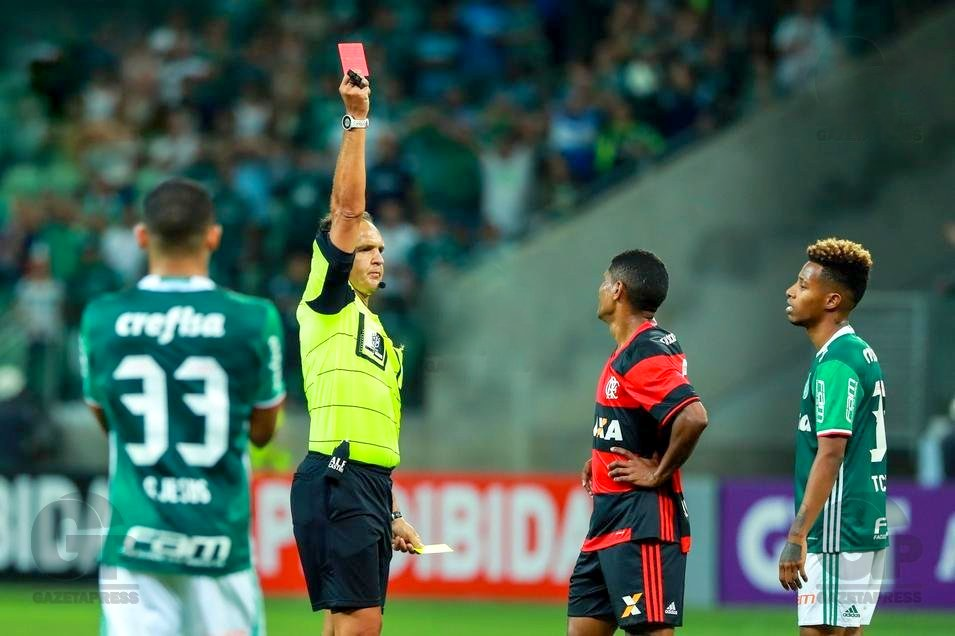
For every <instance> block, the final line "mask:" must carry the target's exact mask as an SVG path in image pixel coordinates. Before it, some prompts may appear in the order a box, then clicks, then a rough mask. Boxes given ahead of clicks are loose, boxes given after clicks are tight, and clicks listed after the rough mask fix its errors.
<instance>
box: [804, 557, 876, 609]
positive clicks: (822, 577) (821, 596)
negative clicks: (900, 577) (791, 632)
mask: <svg viewBox="0 0 955 636" xmlns="http://www.w3.org/2000/svg"><path fill="white" fill-rule="evenodd" d="M884 572H885V550H879V551H877V552H835V553H822V554H807V555H806V576H808V577H809V581H808V582H803V584H802V589H801V590H799V594H798V595H797V597H796V603H797V608H798V612H797V613H798V614H799V624H800V625H828V626H830V627H860V626H862V625H868V624H869V623H870V622H872V614H874V613H875V606H876V604H877V603H878V601H879V591H880V590H881V589H882V576H883V573H884Z"/></svg>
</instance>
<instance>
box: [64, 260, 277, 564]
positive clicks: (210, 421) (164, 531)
mask: <svg viewBox="0 0 955 636" xmlns="http://www.w3.org/2000/svg"><path fill="white" fill-rule="evenodd" d="M80 349H81V356H80V357H81V363H82V370H83V392H84V396H85V399H86V400H87V402H88V403H90V404H91V405H92V406H95V407H98V408H100V409H102V410H103V412H104V414H105V416H106V422H107V427H108V436H109V449H110V454H109V458H110V460H109V477H110V480H109V498H110V504H111V509H112V513H111V517H110V529H109V534H108V535H107V536H106V540H105V541H104V543H103V554H102V562H103V563H104V564H106V565H115V566H122V567H125V568H128V569H131V570H143V571H153V572H162V573H177V574H200V575H202V574H206V575H221V574H227V573H230V572H235V571H238V570H243V569H248V568H249V567H251V554H250V552H251V550H250V541H249V515H250V510H249V463H248V445H249V443H248V436H249V415H250V414H251V412H252V410H253V409H254V408H269V407H272V406H275V405H277V404H279V403H280V402H281V401H282V399H283V398H284V396H285V385H284V381H283V379H282V331H281V326H280V321H279V314H278V311H277V310H276V309H275V306H274V305H273V304H272V303H271V302H269V301H267V300H263V299H259V298H253V297H251V296H245V295H242V294H237V293H234V292H231V291H227V290H224V289H219V288H217V287H216V286H215V284H214V283H213V282H212V281H211V280H209V279H208V278H203V277H192V278H160V277H158V276H147V277H145V278H143V279H142V280H141V281H140V282H139V284H138V285H137V287H135V288H133V289H129V290H126V291H122V292H118V293H115V294H109V295H106V296H102V297H100V298H98V299H97V300H95V301H93V302H91V303H90V304H89V305H88V306H87V307H86V310H85V311H84V313H83V320H82V325H81V328H80Z"/></svg>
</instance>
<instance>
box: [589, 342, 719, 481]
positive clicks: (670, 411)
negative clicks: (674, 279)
mask: <svg viewBox="0 0 955 636" xmlns="http://www.w3.org/2000/svg"><path fill="white" fill-rule="evenodd" d="M684 360H685V358H684V357H683V356H682V354H681V355H674V354H672V353H671V352H670V350H668V349H661V351H660V355H652V356H648V357H646V358H644V359H643V360H642V361H640V362H639V363H637V364H636V365H635V366H634V367H632V368H631V369H628V370H627V372H626V374H625V375H624V381H623V382H622V386H623V388H624V390H625V391H627V393H629V394H630V395H631V396H632V397H633V398H634V399H635V400H636V401H637V403H639V404H640V405H641V406H642V407H643V408H644V409H645V410H646V411H647V412H648V413H649V414H650V416H651V417H652V418H653V419H655V420H656V421H657V424H658V426H659V427H660V428H661V429H662V428H664V427H666V426H669V425H671V424H672V427H671V429H670V441H669V443H668V444H667V449H666V451H665V452H664V454H663V457H662V458H657V457H653V458H646V457H639V456H637V455H636V454H634V453H632V452H631V451H629V450H627V449H625V448H620V447H616V446H615V447H613V448H611V449H610V450H611V451H612V452H614V453H617V454H618V455H621V456H622V459H619V460H616V461H613V462H610V464H609V465H608V466H607V467H608V468H609V469H610V472H609V474H610V476H611V477H612V478H613V479H614V481H621V482H628V483H630V484H631V485H633V486H637V487H638V488H658V487H660V486H661V485H663V484H665V483H667V481H668V480H669V479H670V477H672V476H673V473H675V472H676V471H677V469H678V468H680V466H682V465H683V464H684V463H686V461H687V460H688V459H689V458H690V455H692V454H693V449H694V448H695V447H696V443H697V441H699V439H700V435H702V434H703V431H704V430H705V429H706V426H707V424H708V423H709V418H708V417H707V415H706V409H705V408H703V404H702V403H700V396H699V395H697V393H696V390H694V388H693V385H691V384H690V382H689V380H688V379H687V377H686V375H684V369H685V365H684Z"/></svg>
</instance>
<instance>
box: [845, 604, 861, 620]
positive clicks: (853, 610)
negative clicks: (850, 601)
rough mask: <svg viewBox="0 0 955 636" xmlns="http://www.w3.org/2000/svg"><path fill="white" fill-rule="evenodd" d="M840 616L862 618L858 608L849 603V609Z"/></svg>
mask: <svg viewBox="0 0 955 636" xmlns="http://www.w3.org/2000/svg"><path fill="white" fill-rule="evenodd" d="M842 618H862V615H861V614H859V610H858V609H856V606H855V605H850V606H849V609H847V610H846V611H845V612H843V613H842Z"/></svg>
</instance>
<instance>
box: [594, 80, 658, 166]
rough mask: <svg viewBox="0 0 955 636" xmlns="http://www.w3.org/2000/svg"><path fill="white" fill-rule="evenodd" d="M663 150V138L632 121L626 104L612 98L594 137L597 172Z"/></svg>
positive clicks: (628, 106) (640, 123) (644, 160)
mask: <svg viewBox="0 0 955 636" xmlns="http://www.w3.org/2000/svg"><path fill="white" fill-rule="evenodd" d="M665 150H666V140H664V138H663V136H662V135H660V133H659V132H657V131H656V129H654V128H653V127H652V126H650V125H648V124H645V123H643V122H639V121H636V120H635V119H634V117H633V110H632V109H631V108H630V105H629V104H627V102H625V101H624V100H622V99H615V100H613V101H612V102H611V105H610V121H609V122H607V123H606V124H605V126H604V128H603V130H602V131H601V132H600V135H599V136H598V137H597V147H596V154H595V162H596V169H597V172H598V173H599V174H606V173H608V172H611V171H612V170H613V169H614V168H617V167H619V166H623V165H633V164H640V163H643V162H646V161H648V160H650V159H652V158H654V157H658V156H660V155H662V154H663V152H664V151H665Z"/></svg>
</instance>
